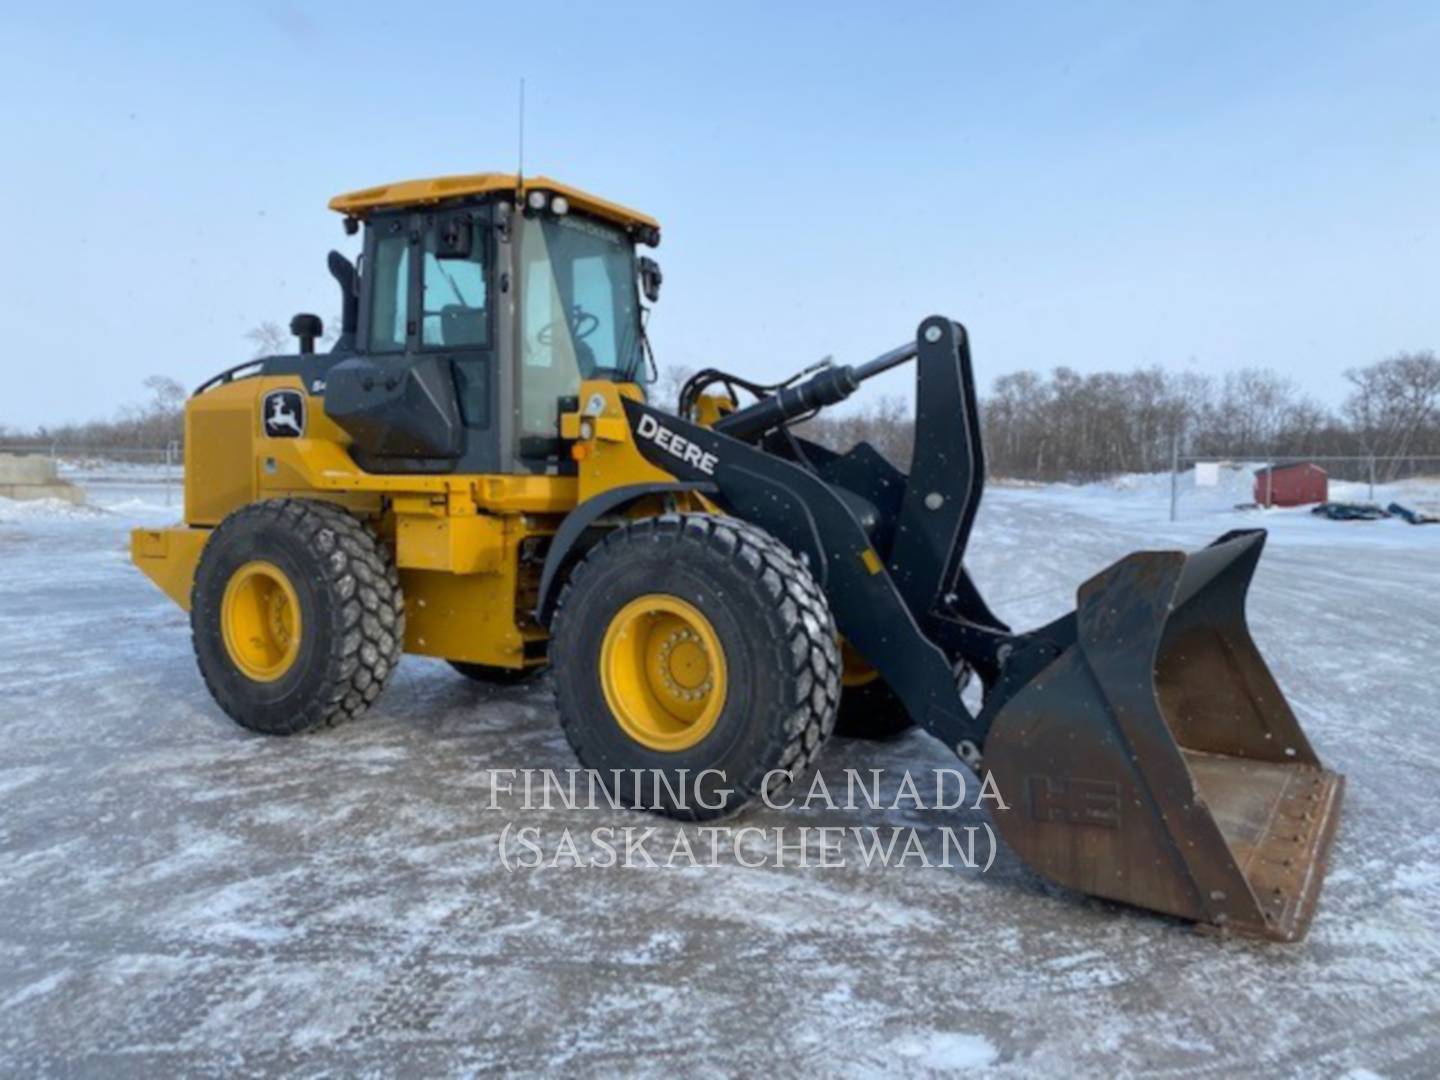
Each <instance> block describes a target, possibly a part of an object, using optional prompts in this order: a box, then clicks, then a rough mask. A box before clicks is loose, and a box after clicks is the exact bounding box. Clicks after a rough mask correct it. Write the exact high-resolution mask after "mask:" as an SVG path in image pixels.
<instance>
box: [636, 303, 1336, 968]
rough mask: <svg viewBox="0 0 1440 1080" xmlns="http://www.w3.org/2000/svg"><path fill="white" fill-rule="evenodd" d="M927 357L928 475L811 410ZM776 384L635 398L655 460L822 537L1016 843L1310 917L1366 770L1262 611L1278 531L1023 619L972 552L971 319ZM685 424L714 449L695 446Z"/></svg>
mask: <svg viewBox="0 0 1440 1080" xmlns="http://www.w3.org/2000/svg"><path fill="white" fill-rule="evenodd" d="M910 360H914V361H915V362H916V395H915V409H916V415H915V449H914V454H913V457H912V461H911V463H910V470H909V472H908V473H905V472H902V471H900V470H899V469H897V468H896V467H895V466H893V465H892V464H890V463H889V462H887V461H886V460H885V459H884V458H883V457H882V456H881V455H880V454H879V453H877V452H876V451H875V450H874V449H873V448H871V447H869V446H867V445H865V444H861V445H859V446H856V447H853V448H851V449H850V450H848V451H847V452H845V453H843V454H842V453H836V452H835V451H833V450H830V449H828V448H826V447H822V446H819V445H816V444H815V443H812V442H809V441H807V440H805V439H804V438H802V437H800V436H799V435H798V434H797V433H796V432H794V431H792V430H790V425H792V424H795V423H796V422H798V421H802V420H804V419H806V418H808V417H809V416H812V415H814V414H815V413H816V412H817V411H818V410H820V409H823V408H825V407H826V406H827V405H832V404H835V403H836V402H839V401H843V400H844V399H845V398H847V397H849V396H850V394H852V393H854V391H855V390H856V389H857V388H858V387H859V386H860V385H861V384H862V383H863V382H864V381H865V380H866V379H869V378H872V377H874V376H875V375H878V374H880V373H881V372H883V371H888V370H890V369H891V368H894V367H896V366H898V365H900V364H903V363H907V362H909V361H910ZM725 378H726V377H725V376H723V375H721V376H719V379H718V380H717V381H723V380H724V379H725ZM736 381H737V382H738V380H736ZM764 389H768V390H771V391H773V392H771V393H769V394H768V395H767V396H762V397H761V399H760V400H759V401H757V402H755V403H754V404H752V405H749V406H747V407H745V408H743V409H739V410H738V411H735V412H732V413H730V414H728V415H725V416H722V417H721V418H719V419H718V420H717V421H716V422H715V424H714V427H713V428H706V427H702V426H700V425H697V424H693V423H690V422H689V421H688V420H686V419H684V418H676V417H673V416H670V415H669V414H666V413H661V412H658V411H657V410H652V409H650V408H649V406H646V405H644V404H642V403H639V402H633V401H627V402H626V403H625V408H626V410H627V413H628V414H629V418H630V424H631V429H632V431H635V432H638V433H639V434H638V436H637V439H636V445H637V447H638V448H639V450H640V452H641V454H642V455H644V456H645V457H646V458H647V459H648V460H649V461H651V463H652V464H655V465H657V466H659V467H660V468H662V469H665V470H667V471H668V472H670V473H672V474H673V475H675V476H676V477H677V479H680V480H683V481H692V482H693V481H704V482H710V483H713V485H714V489H715V496H714V498H715V499H716V501H718V502H719V503H720V504H721V506H723V507H724V509H725V510H726V511H727V512H728V513H730V514H733V515H735V516H737V517H740V518H743V519H745V520H747V521H751V522H753V523H755V524H757V525H759V526H761V527H762V528H764V529H766V530H767V531H769V532H770V533H772V534H773V535H774V536H776V537H777V538H778V539H779V540H781V541H782V542H783V543H784V544H786V545H787V546H788V547H790V549H791V550H792V551H794V552H796V553H797V554H798V555H799V556H800V557H801V559H802V560H803V561H804V562H805V563H806V564H807V565H808V567H809V569H810V572H811V574H812V575H813V576H814V577H815V579H816V581H817V582H818V583H819V584H820V586H821V588H822V589H823V590H824V592H825V595H826V598H827V600H828V601H829V603H830V607H831V610H832V612H833V613H834V616H835V623H836V626H837V627H838V629H839V631H840V633H841V634H842V635H844V637H845V639H846V640H847V641H848V642H849V644H850V645H851V646H852V647H853V648H854V649H855V651H856V652H858V653H859V654H860V655H861V656H862V657H864V659H865V660H866V662H867V663H869V665H870V666H871V667H873V668H874V669H875V670H876V671H877V672H878V673H879V674H880V676H881V677H882V678H883V679H884V680H885V682H886V683H887V684H888V685H889V687H890V689H891V690H892V691H893V692H894V693H895V695H896V696H897V697H899V698H900V700H901V701H902V702H903V703H904V706H905V708H906V710H907V711H908V712H909V714H910V716H911V718H912V719H913V720H914V721H915V722H916V723H917V724H919V725H920V726H921V727H923V728H924V729H925V730H926V731H927V732H929V733H930V734H931V735H934V736H935V737H936V738H938V739H939V740H941V741H942V742H943V743H945V745H946V746H948V747H950V748H951V749H952V750H954V751H955V752H956V753H957V754H958V755H959V756H960V758H961V759H962V760H963V761H965V762H966V763H967V764H969V765H971V766H972V767H975V768H977V769H980V770H982V771H984V773H985V774H986V775H987V777H988V778H989V779H990V780H991V781H993V782H994V783H995V785H996V786H997V788H998V790H999V792H1000V793H1001V795H1002V797H1003V798H1004V799H1005V800H1007V803H1008V805H1007V806H1006V807H1005V808H1003V812H1002V811H1001V810H997V812H996V814H995V819H996V824H997V826H998V827H999V830H1000V833H1001V835H1002V836H1004V838H1005V840H1006V842H1007V844H1008V845H1009V846H1010V848H1011V849H1012V850H1013V851H1015V853H1016V854H1018V855H1019V856H1020V857H1021V858H1023V859H1024V860H1025V861H1026V862H1027V863H1028V864H1029V865H1030V866H1031V867H1033V868H1034V869H1035V870H1037V871H1039V872H1040V873H1041V874H1043V875H1045V876H1046V877H1048V878H1050V879H1051V880H1053V881H1057V882H1060V883H1061V884H1063V885H1067V886H1069V887H1071V888H1075V889H1079V890H1081V891H1083V892H1087V893H1091V894H1093V895H1096V896H1102V897H1108V898H1110V899H1114V900H1120V901H1124V902H1126V903H1130V904H1136V905H1140V906H1143V907H1147V908H1151V909H1154V910H1158V911H1163V912H1168V913H1170V914H1172V915H1178V916H1181V917H1182V918H1186V919H1191V920H1194V921H1196V922H1201V923H1205V924H1208V925H1210V926H1212V927H1219V928H1222V929H1225V930H1230V931H1234V932H1236V933H1241V934H1245V935H1249V936H1255V937H1265V938H1270V939H1272V940H1279V941H1294V940H1298V939H1299V938H1301V937H1303V936H1304V934H1305V931H1306V928H1307V927H1308V925H1309V922H1310V919H1311V917H1312V915H1313V914H1314V911H1315V906H1316V902H1317V899H1318V896H1319V890H1320V883H1321V881H1322V880H1323V878H1324V870H1325V862H1326V859H1327V858H1328V855H1329V850H1330V846H1331V842H1332V840H1333V837H1334V832H1335V824H1336V822H1337V821H1338V818H1339V807H1340V802H1341V796H1342V793H1343V790H1344V778H1343V777H1341V776H1338V775H1336V774H1335V773H1333V772H1331V771H1330V770H1328V769H1325V768H1324V767H1323V766H1322V765H1321V764H1320V761H1319V759H1318V758H1317V757H1316V755H1315V752H1314V751H1313V750H1312V749H1311V747H1310V744H1309V743H1308V741H1307V740H1306V738H1305V735H1304V732H1303V731H1302V730H1301V728H1300V725H1299V723H1298V721H1297V720H1296V718H1295V715H1294V713H1293V712H1292V711H1291V710H1290V707H1289V704H1288V703H1287V702H1286V700H1285V697H1284V695H1283V694H1282V693H1281V691H1280V689H1279V687H1278V686H1277V685H1276V683H1275V680H1274V679H1273V677H1272V676H1271V674H1270V671H1269V669H1268V667H1267V666H1266V665H1265V661H1264V660H1263V658H1262V657H1261V655H1260V653H1259V651H1258V649H1256V647H1255V643H1254V641H1253V640H1251V638H1250V634H1249V629H1248V627H1247V626H1246V623H1245V611H1244V607H1245V596H1246V592H1247V590H1248V588H1249V585H1250V579H1251V576H1252V574H1253V573H1254V569H1255V566H1256V563H1257V562H1258V560H1259V557H1260V551H1261V548H1262V547H1263V545H1264V542H1265V534H1264V532H1263V531H1261V530H1249V531H1241V532H1233V533H1229V534H1226V535H1225V536H1222V537H1221V538H1220V539H1218V540H1216V541H1215V542H1214V543H1213V544H1211V545H1210V546H1209V547H1207V548H1205V549H1203V550H1201V551H1198V552H1195V553H1192V554H1186V553H1184V552H1179V551H1140V552H1135V553H1134V554H1132V555H1130V556H1128V557H1126V558H1125V559H1122V560H1120V561H1119V562H1117V563H1115V564H1114V565H1113V566H1111V567H1109V568H1108V569H1106V570H1103V571H1101V572H1100V573H1098V574H1096V575H1094V576H1093V577H1092V578H1090V580H1089V581H1087V582H1085V583H1084V584H1083V585H1082V586H1081V587H1080V589H1079V591H1078V595H1077V603H1076V609H1075V611H1074V612H1073V613H1071V614H1069V615H1066V616H1064V617H1062V618H1060V619H1057V620H1056V621H1055V622H1053V623H1050V624H1049V625H1048V626H1044V627H1041V628H1039V629H1037V630H1033V631H1030V632H1028V633H1019V634H1017V633H1012V632H1011V631H1010V629H1009V628H1008V627H1007V626H1006V625H1005V624H1004V623H1002V622H1001V621H1000V620H999V619H998V618H996V617H995V615H994V613H993V612H992V611H991V610H990V608H989V606H988V605H987V604H986V602H985V600H984V598H983V597H982V596H981V594H980V591H979V589H978V588H977V587H976V585H975V583H974V581H973V580H972V579H971V578H970V575H969V573H968V572H967V571H966V569H965V566H964V558H965V551H966V547H967V545H968V543H969V538H970V530H971V527H972V526H973V524H974V521H975V513H976V510H977V509H978V507H979V503H980V495H981V489H982V488H983V486H984V476H985V458H984V449H983V447H982V445H981V438H980V420H979V412H978V409H977V406H976V397H975V384H974V375H973V371H972V367H971V362H970V350H969V342H968V335H967V334H966V332H965V329H964V327H962V326H961V325H960V324H959V323H955V322H952V321H951V320H949V319H945V318H939V317H932V318H929V319H926V320H925V321H924V322H923V323H921V324H920V328H919V330H918V332H917V334H916V339H915V342H914V343H913V344H909V345H905V346H902V347H900V348H898V349H894V350H892V351H890V352H888V353H886V354H884V355H883V356H880V357H877V358H876V359H874V360H872V361H870V362H869V363H868V364H861V365H858V366H854V367H837V368H826V369H825V370H822V371H820V372H819V373H818V374H815V375H813V376H810V377H809V378H805V379H803V380H797V381H793V382H791V383H789V384H782V385H781V386H779V387H774V388H764ZM642 420H643V421H644V422H643V423H642ZM647 432H649V433H652V434H654V433H659V434H660V435H661V436H663V437H659V438H647V437H646V433H647ZM677 440H679V442H681V443H683V444H684V445H685V446H693V447H695V448H697V449H698V451H699V452H702V453H703V455H704V456H703V460H704V461H706V462H708V463H711V464H712V465H713V468H711V469H697V468H694V467H692V466H691V465H689V464H687V463H684V462H678V461H677V459H676V455H675V451H674V446H675V445H677ZM667 448H668V449H667ZM966 667H968V668H972V669H974V670H975V671H976V672H977V673H978V674H979V676H980V678H981V680H982V682H983V684H984V688H985V696H984V702H983V705H982V707H981V708H980V710H979V711H978V713H972V712H971V711H970V709H969V708H968V707H967V706H966V704H965V702H964V701H963V700H962V697H961V694H960V692H959V690H958V689H957V686H956V672H957V670H960V669H962V668H966Z"/></svg>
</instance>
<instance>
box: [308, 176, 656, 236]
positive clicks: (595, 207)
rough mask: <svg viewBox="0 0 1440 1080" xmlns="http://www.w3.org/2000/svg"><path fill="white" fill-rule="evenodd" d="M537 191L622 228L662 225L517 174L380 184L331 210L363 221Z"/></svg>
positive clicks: (336, 201)
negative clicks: (401, 210)
mask: <svg viewBox="0 0 1440 1080" xmlns="http://www.w3.org/2000/svg"><path fill="white" fill-rule="evenodd" d="M537 189H538V190H541V191H549V192H553V193H554V194H556V195H564V196H565V198H566V199H568V200H569V201H570V205H571V206H572V207H574V208H575V209H576V210H582V211H584V212H585V213H589V214H594V215H595V216H596V217H602V218H605V219H607V220H609V221H613V222H616V223H617V224H620V225H627V226H628V225H639V226H649V227H650V228H652V229H658V228H659V227H660V223H659V222H658V221H656V220H655V219H654V218H652V217H651V216H650V215H649V214H642V213H640V211H638V210H631V209H630V208H629V207H626V206H621V205H620V204H619V203H613V202H611V201H610V200H608V199H602V198H600V197H599V196H598V195H591V194H590V193H589V192H586V191H581V190H580V189H579V188H573V187H571V186H570V185H569V184H562V183H560V182H559V181H558V180H551V179H550V178H549V177H547V176H527V177H525V179H524V180H523V181H522V180H521V179H520V178H519V177H517V176H516V175H515V174H514V173H466V174H464V175H462V176H437V177H435V178H434V179H431V180H400V181H398V182H396V183H393V184H381V185H380V186H379V187H371V188H365V189H363V190H361V191H351V192H347V193H346V194H344V195H336V196H335V197H334V198H333V199H331V200H330V209H331V210H338V211H339V212H340V213H342V214H348V215H349V216H350V217H357V218H363V217H365V215H366V214H368V213H370V212H371V211H373V210H385V209H389V208H391V207H396V206H423V205H425V204H426V203H435V202H439V201H440V200H442V199H454V198H458V197H460V196H463V195H487V194H490V193H492V192H497V191H512V192H513V191H516V190H518V191H519V192H520V195H521V197H522V198H523V197H524V196H525V195H528V194H529V193H530V192H531V191H535V190H537Z"/></svg>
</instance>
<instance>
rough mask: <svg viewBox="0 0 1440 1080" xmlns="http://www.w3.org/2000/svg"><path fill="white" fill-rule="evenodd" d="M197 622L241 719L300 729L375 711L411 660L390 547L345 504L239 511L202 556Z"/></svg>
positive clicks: (201, 642) (278, 502)
mask: <svg viewBox="0 0 1440 1080" xmlns="http://www.w3.org/2000/svg"><path fill="white" fill-rule="evenodd" d="M190 627H191V635H192V639H193V641H194V645H195V656H196V659H197V661H198V662H199V665H200V673H201V675H202V676H203V677H204V679H205V685H206V686H207V687H209V689H210V693H211V694H212V695H213V696H214V698H215V700H216V702H217V703H218V704H219V705H220V707H221V708H222V709H224V710H225V712H226V713H227V714H228V715H229V716H230V718H231V719H233V720H234V721H235V722H236V723H237V724H239V725H241V726H242V727H245V728H248V729H250V730H251V731H258V732H262V733H264V734H267V735H294V734H298V733H300V732H303V731H310V730H313V729H316V728H322V727H328V726H331V725H333V724H337V723H340V722H341V721H343V720H348V719H352V718H354V717H356V716H358V715H360V714H361V713H362V712H364V711H365V709H367V708H368V707H369V706H370V704H371V702H373V701H374V700H375V699H376V698H377V697H378V696H379V695H380V691H381V689H382V688H383V687H384V685H385V682H386V680H388V679H389V677H390V675H391V674H392V673H393V672H394V670H395V666H396V665H397V664H398V663H399V662H400V656H401V653H402V651H403V648H404V641H405V609H404V597H403V596H402V594H401V592H400V579H399V575H398V573H397V571H396V569H395V563H394V560H393V559H392V558H391V557H390V553H389V551H388V550H387V549H386V547H385V545H384V544H383V543H382V542H381V540H380V539H379V537H377V536H376V535H375V534H374V533H373V532H371V531H370V529H369V528H367V527H366V526H365V525H363V524H362V523H361V522H360V521H359V520H357V519H356V518H355V517H353V516H351V515H350V514H348V513H346V512H345V511H344V510H342V509H341V508H340V507H337V506H334V505H331V504H329V503H323V502H317V501H312V500H306V499H275V500H270V501H266V502H259V503H254V504H252V505H250V506H245V507H242V508H241V509H239V510H236V511H235V512H234V513H232V514H231V515H230V516H229V517H227V518H226V519H225V520H224V521H222V522H221V523H220V526H219V528H217V529H216V530H215V532H214V533H213V534H212V535H211V537H210V539H209V541H208V542H207V543H206V544H205V549H204V551H203V552H202V554H201V556H200V564H199V566H198V567H197V568H196V572H195V584H194V586H193V588H192V590H191V603H190Z"/></svg>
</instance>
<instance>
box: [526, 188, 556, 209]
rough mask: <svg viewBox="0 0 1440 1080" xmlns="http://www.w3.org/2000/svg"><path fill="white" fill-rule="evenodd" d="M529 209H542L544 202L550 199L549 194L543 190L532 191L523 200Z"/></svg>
mask: <svg viewBox="0 0 1440 1080" xmlns="http://www.w3.org/2000/svg"><path fill="white" fill-rule="evenodd" d="M525 201H526V202H527V203H528V204H529V205H530V209H531V210H544V209H545V204H546V203H547V202H549V201H550V196H549V195H547V194H545V192H543V191H532V192H530V197H529V198H528V199H526V200H525Z"/></svg>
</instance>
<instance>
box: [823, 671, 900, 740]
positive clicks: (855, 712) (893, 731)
mask: <svg viewBox="0 0 1440 1080" xmlns="http://www.w3.org/2000/svg"><path fill="white" fill-rule="evenodd" d="M914 726H915V721H913V720H911V719H910V714H909V713H908V712H907V711H906V710H905V705H904V704H903V703H902V702H901V701H900V699H899V698H898V697H896V696H895V691H894V690H891V689H890V687H889V685H888V684H887V683H886V682H885V680H884V679H882V678H879V677H878V676H877V677H876V678H874V679H873V680H871V681H870V682H867V683H862V684H861V685H859V686H854V685H852V686H846V687H845V688H844V689H842V690H841V692H840V715H839V716H838V717H837V718H836V720H835V734H836V735H843V736H845V737H846V738H848V739H874V740H875V741H877V742H885V741H888V740H890V739H898V738H899V737H900V736H901V735H904V734H905V733H906V732H907V731H909V730H910V729H911V728H912V727H914Z"/></svg>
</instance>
